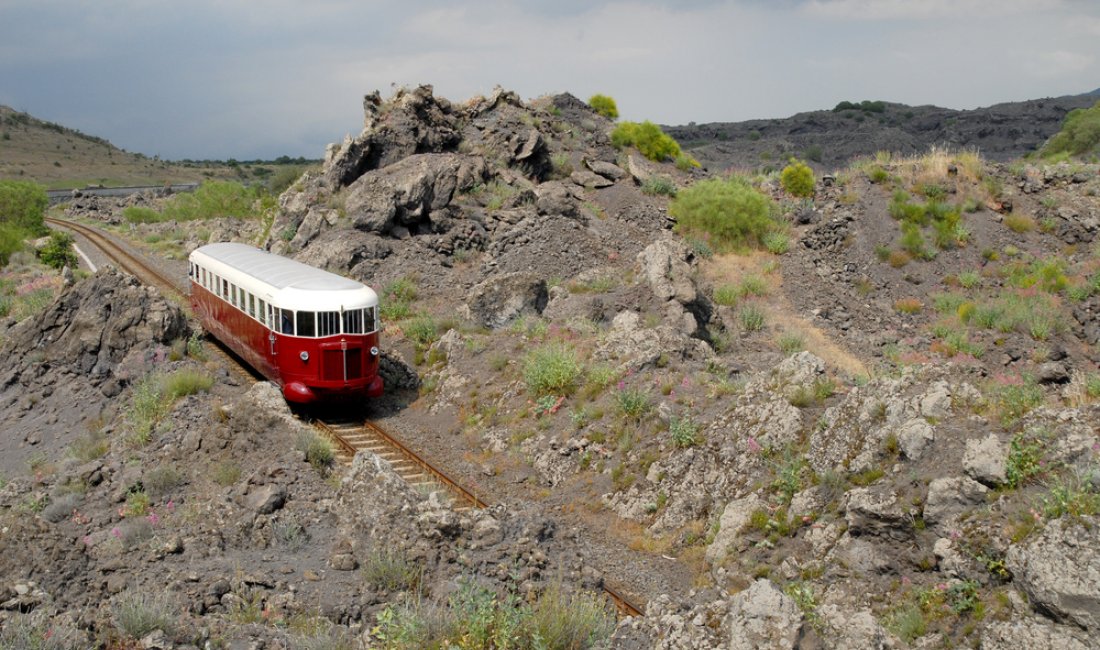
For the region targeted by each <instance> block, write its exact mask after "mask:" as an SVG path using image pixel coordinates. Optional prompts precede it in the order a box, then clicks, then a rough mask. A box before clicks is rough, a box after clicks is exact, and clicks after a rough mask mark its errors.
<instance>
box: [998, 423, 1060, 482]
mask: <svg viewBox="0 0 1100 650" xmlns="http://www.w3.org/2000/svg"><path fill="white" fill-rule="evenodd" d="M1049 438H1050V436H1049V434H1047V433H1046V432H1045V431H1042V430H1040V429H1029V430H1027V431H1023V432H1020V433H1017V434H1016V435H1014V436H1012V442H1011V443H1009V450H1008V461H1007V462H1006V463H1005V476H1006V477H1007V483H1006V484H1007V485H1008V487H1010V488H1018V487H1021V486H1023V485H1025V484H1027V483H1028V482H1030V481H1031V480H1032V479H1034V478H1035V477H1037V476H1039V475H1040V474H1041V473H1042V471H1043V450H1044V448H1045V447H1046V444H1047V441H1048V440H1049Z"/></svg>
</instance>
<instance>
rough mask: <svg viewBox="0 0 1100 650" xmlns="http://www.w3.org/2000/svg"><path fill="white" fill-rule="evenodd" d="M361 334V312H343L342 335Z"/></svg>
mask: <svg viewBox="0 0 1100 650" xmlns="http://www.w3.org/2000/svg"><path fill="white" fill-rule="evenodd" d="M362 333H363V310H362V309H349V310H347V311H345V312H344V334H362Z"/></svg>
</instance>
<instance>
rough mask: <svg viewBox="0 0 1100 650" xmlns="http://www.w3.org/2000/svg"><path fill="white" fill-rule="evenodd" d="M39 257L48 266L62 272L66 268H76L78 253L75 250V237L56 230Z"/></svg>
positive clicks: (39, 252)
mask: <svg viewBox="0 0 1100 650" xmlns="http://www.w3.org/2000/svg"><path fill="white" fill-rule="evenodd" d="M38 257H39V259H41V260H42V263H43V264H45V265H46V266H48V267H50V268H54V269H58V270H61V269H62V268H64V267H66V266H67V267H69V268H75V267H76V251H74V250H73V236H72V235H70V234H69V233H67V232H62V231H60V230H55V231H53V232H51V233H50V240H49V241H48V242H46V245H45V246H43V247H42V249H41V250H40V251H38Z"/></svg>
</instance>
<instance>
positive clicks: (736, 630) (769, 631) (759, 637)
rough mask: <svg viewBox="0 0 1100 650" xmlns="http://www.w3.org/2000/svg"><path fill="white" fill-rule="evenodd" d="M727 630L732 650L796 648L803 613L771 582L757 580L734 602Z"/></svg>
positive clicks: (727, 620) (733, 599)
mask: <svg viewBox="0 0 1100 650" xmlns="http://www.w3.org/2000/svg"><path fill="white" fill-rule="evenodd" d="M725 627H726V628H727V630H728V631H729V645H728V646H727V647H728V648H729V649H730V650H755V649H757V648H774V649H776V650H779V649H781V648H792V649H793V648H796V647H798V640H799V637H800V634H801V631H802V612H801V611H800V610H799V609H798V604H797V603H796V602H795V601H794V599H792V598H791V597H789V596H787V595H786V594H784V593H783V592H782V591H780V590H779V588H778V587H776V586H775V585H774V584H772V582H771V581H770V580H757V581H756V582H754V583H752V586H751V587H749V588H748V589H746V590H745V591H742V592H741V593H739V594H737V595H736V596H734V597H733V598H732V599H731V600H730V608H729V614H728V615H727V616H726V620H725Z"/></svg>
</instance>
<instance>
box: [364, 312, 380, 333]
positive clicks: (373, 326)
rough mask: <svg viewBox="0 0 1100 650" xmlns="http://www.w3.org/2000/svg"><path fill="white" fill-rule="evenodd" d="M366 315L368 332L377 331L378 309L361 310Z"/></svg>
mask: <svg viewBox="0 0 1100 650" xmlns="http://www.w3.org/2000/svg"><path fill="white" fill-rule="evenodd" d="M363 311H364V312H365V313H366V316H367V317H366V325H367V331H368V332H377V331H378V308H377V307H367V308H366V309H364V310H363Z"/></svg>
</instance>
